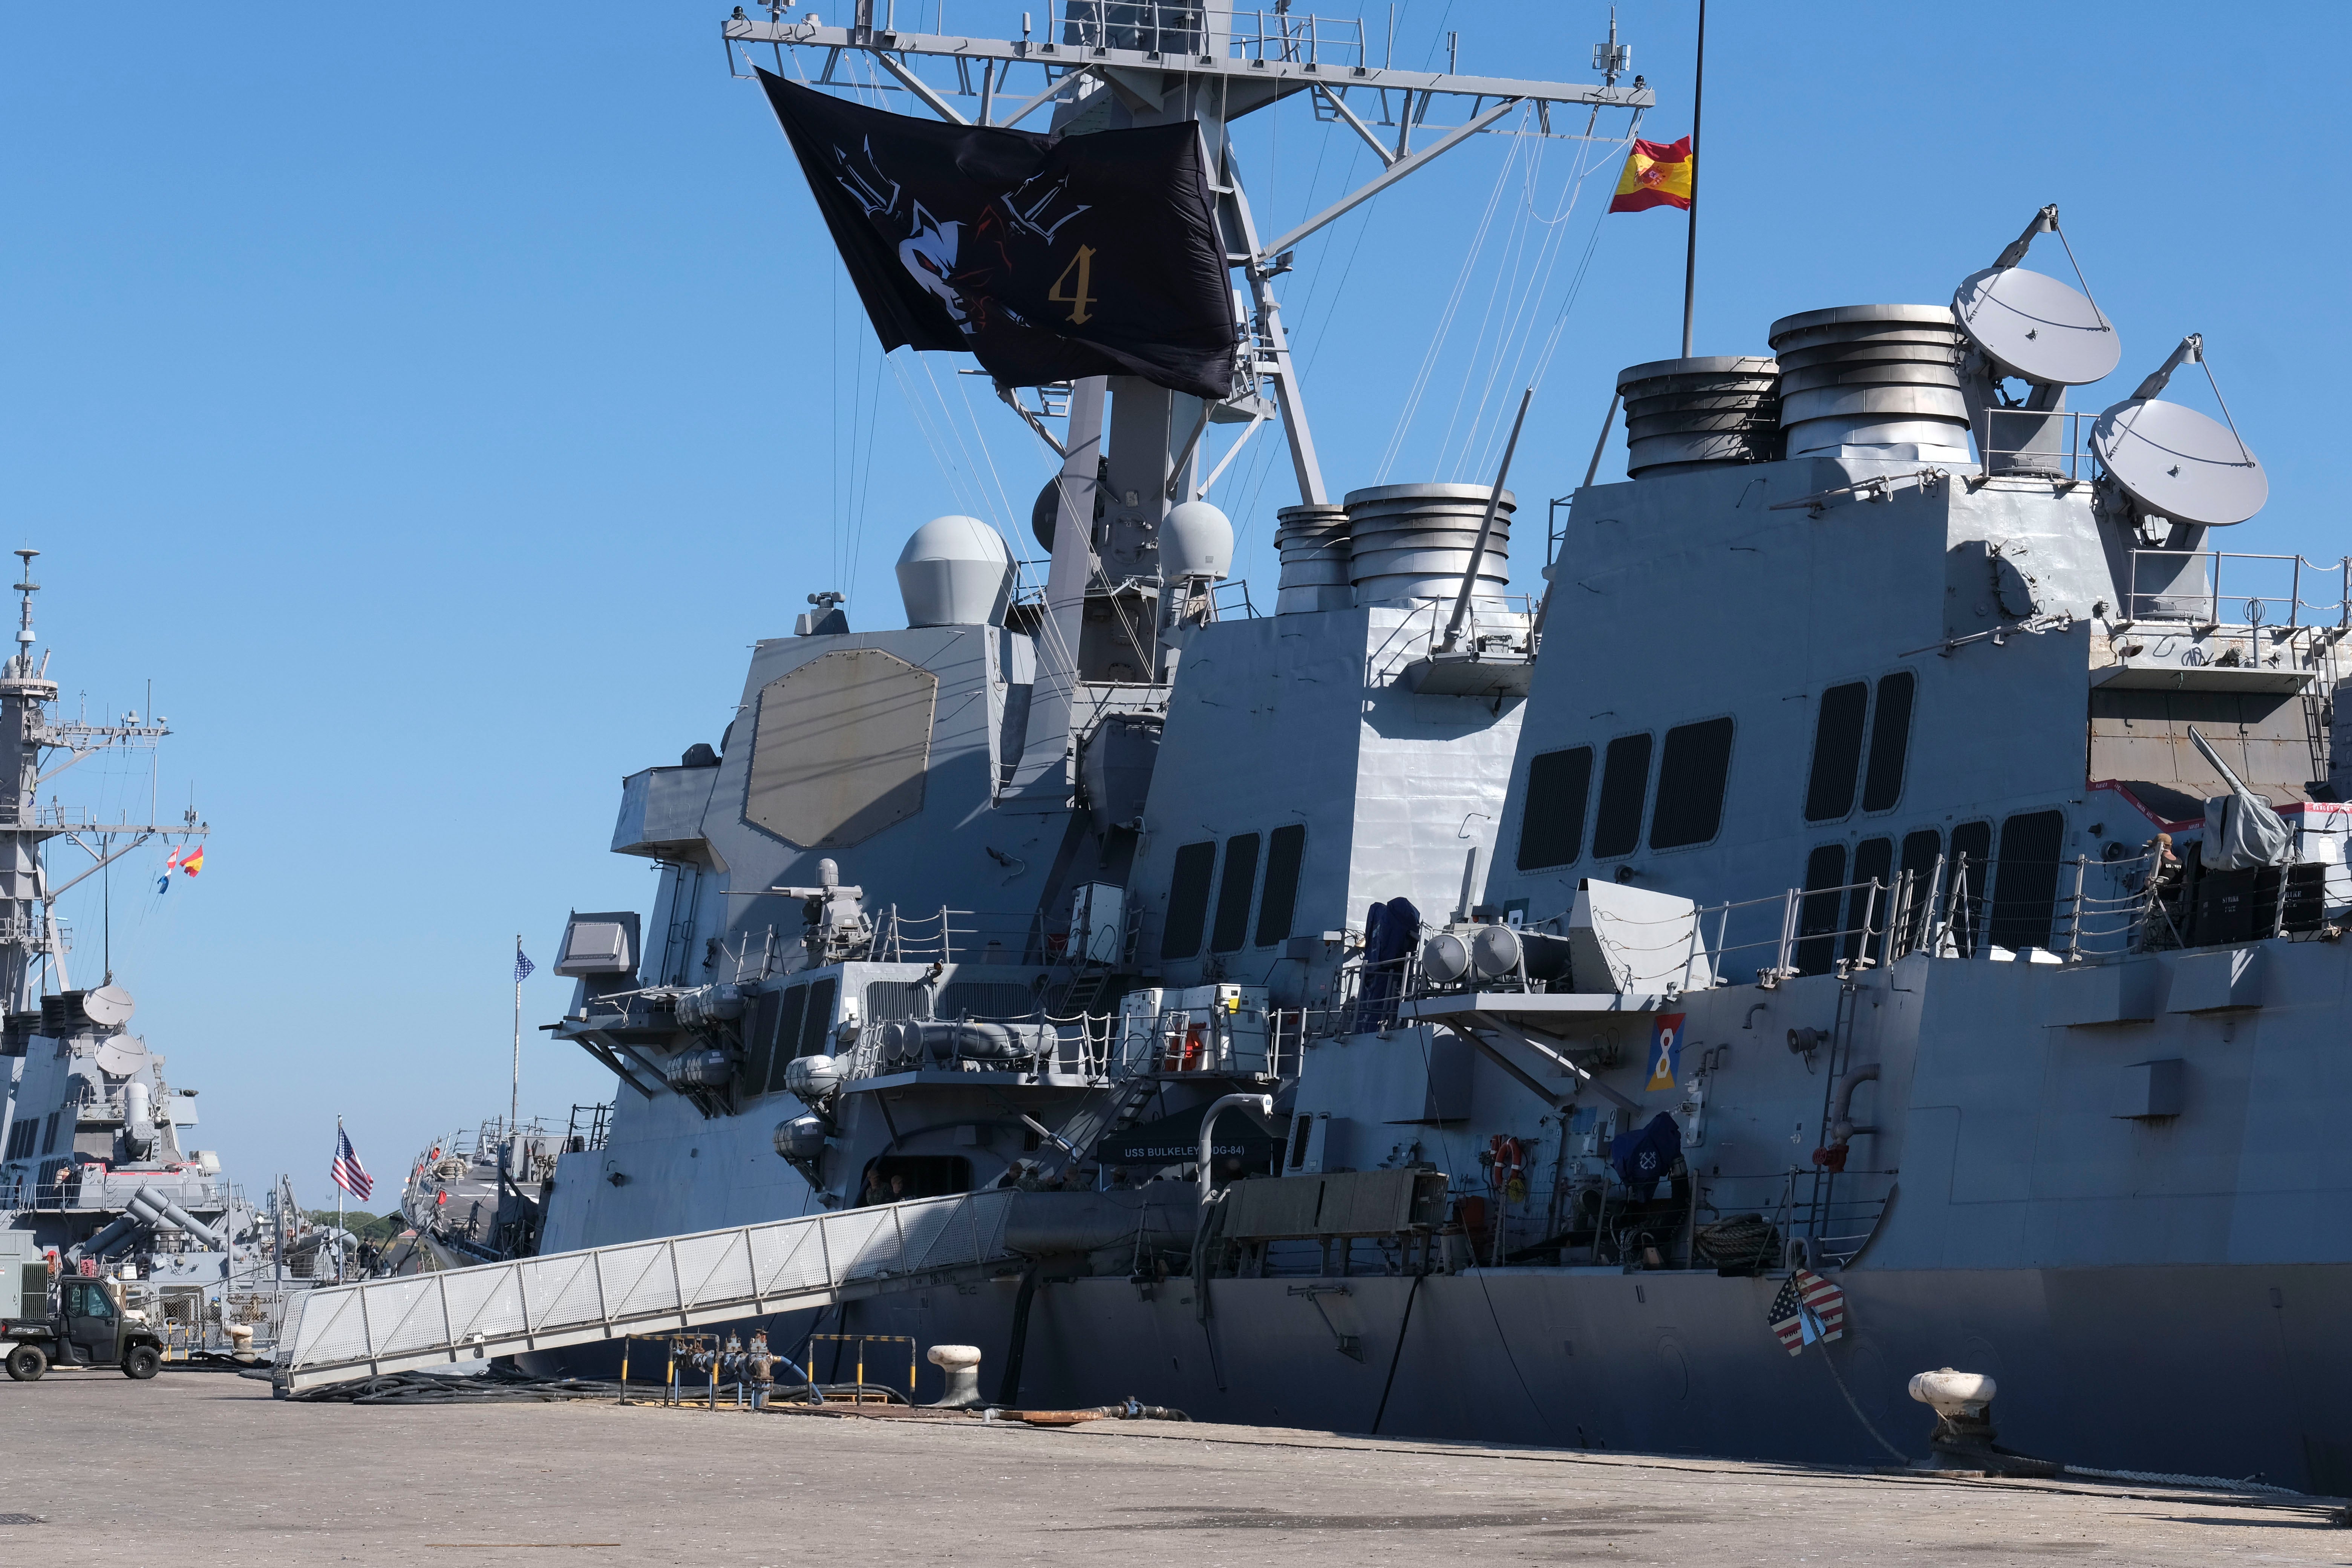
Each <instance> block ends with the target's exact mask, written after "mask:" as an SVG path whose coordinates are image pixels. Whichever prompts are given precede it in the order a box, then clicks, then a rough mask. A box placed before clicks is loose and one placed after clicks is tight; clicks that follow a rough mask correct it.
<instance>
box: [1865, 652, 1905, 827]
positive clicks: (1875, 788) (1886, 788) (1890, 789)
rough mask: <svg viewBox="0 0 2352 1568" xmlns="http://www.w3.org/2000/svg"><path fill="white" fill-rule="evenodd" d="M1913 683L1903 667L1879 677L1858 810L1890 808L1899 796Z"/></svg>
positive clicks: (1893, 807)
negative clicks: (1876, 705)
mask: <svg viewBox="0 0 2352 1568" xmlns="http://www.w3.org/2000/svg"><path fill="white" fill-rule="evenodd" d="M1916 686H1917V682H1916V681H1915V680H1914V679H1912V676H1911V672H1910V671H1909V670H1907V669H1898V670H1896V671H1895V673H1894V674H1892V675H1886V676H1881V677H1880V678H1879V681H1878V710H1877V711H1876V712H1875V713H1873V714H1872V715H1871V719H1870V765H1869V767H1868V768H1866V769H1865V770H1864V773H1863V775H1862V809H1863V810H1864V811H1892V810H1894V809H1895V802H1896V801H1898V800H1901V799H1902V798H1903V764H1904V763H1905V761H1906V758H1907V757H1908V755H1909V752H1910V750H1911V698H1912V694H1913V692H1914V690H1915V689H1916Z"/></svg>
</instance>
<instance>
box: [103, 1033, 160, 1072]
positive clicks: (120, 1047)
mask: <svg viewBox="0 0 2352 1568" xmlns="http://www.w3.org/2000/svg"><path fill="white" fill-rule="evenodd" d="M91 1054H92V1057H93V1058H94V1059H95V1060H96V1061H97V1063H98V1066H99V1069H100V1071H101V1072H110V1073H112V1074H113V1075H114V1076H115V1077H116V1078H129V1077H130V1076H131V1074H132V1073H135V1072H137V1071H138V1070H139V1069H140V1068H143V1067H145V1066H146V1065H147V1042H146V1041H144V1040H142V1039H141V1038H139V1037H137V1036H135V1035H109V1036H107V1037H106V1038H105V1039H103V1040H101V1041H100V1042H99V1047H98V1049H97V1050H96V1051H95V1052H93V1053H91Z"/></svg>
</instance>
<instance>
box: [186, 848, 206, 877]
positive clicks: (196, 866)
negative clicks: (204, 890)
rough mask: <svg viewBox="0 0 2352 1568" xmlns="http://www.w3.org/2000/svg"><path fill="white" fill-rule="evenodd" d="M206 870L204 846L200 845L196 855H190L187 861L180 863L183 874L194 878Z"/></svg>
mask: <svg viewBox="0 0 2352 1568" xmlns="http://www.w3.org/2000/svg"><path fill="white" fill-rule="evenodd" d="M204 868H205V849H204V846H203V845H201V844H199V845H198V846H196V850H195V853H194V854H193V855H190V856H189V857H188V858H186V859H184V860H183V861H181V862H180V869H181V870H182V871H183V872H184V873H186V874H187V875H188V876H191V877H193V876H194V875H195V874H196V873H197V872H199V871H201V870H203V869H204Z"/></svg>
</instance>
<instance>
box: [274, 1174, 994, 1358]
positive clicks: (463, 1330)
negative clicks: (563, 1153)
mask: <svg viewBox="0 0 2352 1568" xmlns="http://www.w3.org/2000/svg"><path fill="white" fill-rule="evenodd" d="M1016 1195H1017V1194H1014V1193H1013V1192H1012V1191H1010V1190H1000V1191H990V1192H982V1193H966V1194H961V1195H960V1196H956V1197H946V1198H916V1199H910V1200H909V1201H908V1202H906V1203H898V1204H882V1205H876V1206H874V1207H872V1208H862V1209H849V1210H845V1211H844V1212H842V1213H840V1214H823V1215H803V1216H802V1217H800V1218H797V1219H785V1220H772V1221H769V1222H766V1223H764V1224H761V1225H749V1226H737V1227H736V1228H734V1229H731V1230H710V1231H702V1232H699V1233H698V1234H696V1235H692V1236H674V1237H661V1238H659V1239H656V1240H651V1241H632V1242H623V1243H620V1244H618V1245H616V1246H612V1247H589V1248H587V1249H585V1250H583V1251H579V1252H559V1253H554V1254H551V1255H549V1256H547V1257H543V1258H517V1259H514V1260H512V1261H510V1262H506V1263H492V1264H485V1265H483V1266H481V1267H479V1268H452V1269H446V1270H444V1271H442V1272H440V1273H436V1274H425V1275H411V1276H405V1277H402V1278H397V1279H369V1280H362V1281H360V1282H358V1283H355V1284H350V1285H331V1286H326V1287H322V1288H321V1289H316V1290H312V1291H310V1292H308V1293H307V1294H306V1295H305V1296H303V1297H301V1298H299V1299H298V1300H297V1302H296V1304H295V1306H294V1308H293V1309H292V1310H291V1311H290V1312H289V1321H288V1323H287V1325H286V1327H285V1330H284V1331H283V1332H282V1333H281V1334H280V1336H279V1338H278V1367H277V1378H276V1381H277V1384H278V1387H279V1389H281V1390H282V1391H284V1392H287V1393H293V1392H296V1391H299V1390H301V1389H305V1388H315V1387H318V1386H319V1385H320V1384H330V1383H342V1382H346V1381H348V1380H350V1379H352V1378H361V1377H373V1376H377V1375H380V1374H382V1373H392V1372H404V1371H408V1370H412V1369H415V1368H418V1367H432V1366H446V1365H450V1364H452V1363H457V1362H461V1361H473V1360H478V1359H481V1358H485V1357H488V1356H500V1355H518V1354H522V1353H525V1352H531V1351H547V1350H556V1349H560V1348H562V1347H563V1346H566V1345H578V1344H588V1343H591V1342H595V1341H599V1340H610V1339H617V1338H619V1337H620V1336H622V1335H624V1334H651V1333H664V1332H667V1331H671V1330H676V1329H686V1328H691V1327H693V1326H695V1325H696V1324H698V1323H716V1322H726V1321H730V1320H734V1319H740V1318H750V1317H757V1316H760V1315H761V1314H763V1313H769V1312H790V1311H798V1310H805V1309H808V1308H811V1307H822V1306H827V1305H830V1304H832V1303H834V1302H836V1301H845V1300H856V1299H857V1298H859V1297H861V1296H870V1295H874V1294H876V1293H877V1292H879V1291H882V1290H885V1289H899V1288H901V1287H903V1286H906V1285H908V1284H911V1283H923V1284H934V1283H945V1282H947V1281H948V1280H950V1279H956V1278H961V1277H966V1276H970V1275H972V1274H976V1273H981V1272H983V1271H986V1270H989V1269H992V1268H998V1267H1002V1266H1003V1265H1004V1264H1006V1263H1008V1262H1010V1261H1012V1258H1013V1255H1012V1254H1011V1253H1009V1252H1007V1251H1006V1250H1005V1248H1004V1226H1005V1219H1006V1216H1007V1215H1009V1214H1010V1213H1011V1210H1012V1205H1013V1199H1014V1198H1015V1196H1016Z"/></svg>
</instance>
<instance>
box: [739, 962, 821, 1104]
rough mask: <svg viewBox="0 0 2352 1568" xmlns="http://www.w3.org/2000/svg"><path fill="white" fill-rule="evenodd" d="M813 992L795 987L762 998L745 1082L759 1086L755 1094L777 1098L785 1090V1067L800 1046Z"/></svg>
mask: <svg viewBox="0 0 2352 1568" xmlns="http://www.w3.org/2000/svg"><path fill="white" fill-rule="evenodd" d="M808 994H809V988H808V987H807V986H805V985H794V986H793V987H791V988H790V989H788V990H783V991H768V992H763V993H761V996H760V1001H759V1005H757V1006H755V1007H753V1008H752V1009H751V1043H750V1050H749V1052H748V1053H747V1054H748V1055H749V1057H750V1060H749V1061H748V1062H747V1063H746V1064H745V1070H744V1074H743V1081H744V1083H745V1084H746V1085H752V1086H758V1087H755V1088H754V1089H753V1090H752V1092H754V1093H766V1094H773V1093H775V1092H776V1091H777V1090H779V1089H782V1088H783V1087H784V1064H785V1063H786V1062H788V1061H791V1060H792V1059H793V1052H794V1050H796V1049H797V1048H798V1047H799V1045H800V1038H801V1017H802V1015H803V1013H804V1012H805V1011H806V1010H807V1007H808Z"/></svg>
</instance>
